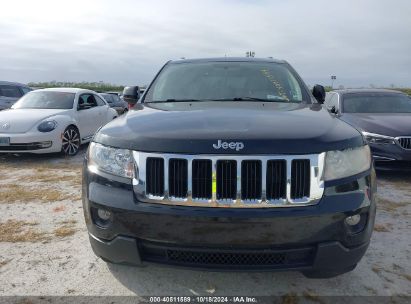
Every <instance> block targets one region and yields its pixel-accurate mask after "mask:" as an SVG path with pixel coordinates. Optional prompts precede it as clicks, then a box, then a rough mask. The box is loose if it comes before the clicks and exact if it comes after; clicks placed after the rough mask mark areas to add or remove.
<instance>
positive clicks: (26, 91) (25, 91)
mask: <svg viewBox="0 0 411 304" xmlns="http://www.w3.org/2000/svg"><path fill="white" fill-rule="evenodd" d="M20 89H21V90H22V91H23V94H27V93H28V92H31V91H32V89H30V88H26V87H20Z"/></svg>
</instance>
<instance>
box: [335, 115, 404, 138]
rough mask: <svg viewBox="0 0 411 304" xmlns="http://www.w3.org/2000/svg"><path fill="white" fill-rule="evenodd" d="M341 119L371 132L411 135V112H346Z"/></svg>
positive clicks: (389, 134) (394, 135)
mask: <svg viewBox="0 0 411 304" xmlns="http://www.w3.org/2000/svg"><path fill="white" fill-rule="evenodd" d="M341 119H342V120H344V121H346V122H348V123H349V124H351V125H353V126H355V127H356V128H358V129H359V130H363V131H366V132H369V133H377V134H382V135H387V136H392V137H397V136H411V113H381V114H380V113H361V114H359V113H355V114H351V113H350V114H348V113H345V114H343V115H342V116H341Z"/></svg>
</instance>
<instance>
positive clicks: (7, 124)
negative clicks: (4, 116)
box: [1, 122, 10, 130]
mask: <svg viewBox="0 0 411 304" xmlns="http://www.w3.org/2000/svg"><path fill="white" fill-rule="evenodd" d="M1 128H2V129H3V130H8V129H10V123H9V122H6V123H4V124H2V125H1Z"/></svg>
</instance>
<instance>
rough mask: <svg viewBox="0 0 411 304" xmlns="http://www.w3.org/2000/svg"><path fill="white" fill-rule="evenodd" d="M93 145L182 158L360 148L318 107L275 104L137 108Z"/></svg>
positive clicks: (357, 137)
mask: <svg viewBox="0 0 411 304" xmlns="http://www.w3.org/2000/svg"><path fill="white" fill-rule="evenodd" d="M218 140H222V141H223V142H228V143H230V142H241V143H242V144H243V146H244V148H243V149H226V150H224V149H215V148H214V147H213V144H217V141H218ZM94 141H96V142H99V143H102V144H105V145H109V146H114V147H119V148H126V149H132V150H137V151H145V152H169V153H185V154H220V153H221V154H308V153H320V152H324V151H329V150H342V149H345V148H349V147H356V146H360V145H363V144H364V142H363V139H362V136H361V134H360V133H359V132H358V131H357V130H356V129H354V128H352V127H351V126H349V125H348V124H346V123H345V122H343V121H341V120H339V119H338V118H334V117H333V116H331V115H330V114H329V113H328V112H327V111H326V110H325V109H323V108H322V107H321V105H318V104H308V105H307V104H287V103H274V102H272V103H262V102H192V103H188V102H184V103H157V104H154V103H150V104H137V105H136V108H135V110H133V111H130V112H129V113H128V114H127V115H125V116H123V117H120V118H118V119H116V120H114V121H113V122H111V123H109V124H108V125H106V126H105V127H103V128H102V129H101V130H100V131H99V132H98V133H97V134H96V136H95V138H94ZM232 146H234V145H232ZM236 147H241V145H237V146H236Z"/></svg>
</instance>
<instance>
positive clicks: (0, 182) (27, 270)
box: [0, 149, 411, 303]
mask: <svg viewBox="0 0 411 304" xmlns="http://www.w3.org/2000/svg"><path fill="white" fill-rule="evenodd" d="M84 153H85V149H83V150H82V151H81V153H80V154H79V155H77V156H76V157H74V158H64V157H62V156H60V155H47V156H12V155H10V156H6V155H0V212H1V218H0V295H3V296H4V295H9V296H12V295H20V296H22V295H23V296H26V295H45V296H53V295H58V296H62V295H140V296H150V295H178V296H181V295H212V296H216V295H248V296H257V295H259V296H262V295H290V296H291V297H292V296H293V295H301V296H303V297H306V298H308V299H310V300H312V301H314V302H320V301H319V300H318V301H316V299H318V298H317V297H318V296H319V295H386V296H387V295H388V296H391V295H407V296H410V295H411V220H410V219H411V216H410V214H411V174H408V175H407V174H384V175H382V174H379V181H378V186H379V189H378V191H379V202H378V211H377V220H376V226H375V231H374V234H373V237H372V241H371V245H370V248H369V249H368V251H367V253H366V256H365V257H364V258H363V259H362V261H361V262H360V264H359V265H358V267H357V268H356V269H355V270H354V271H353V272H351V273H348V274H345V275H342V276H340V277H337V278H333V279H327V280H309V279H306V278H304V277H303V276H302V275H301V274H299V273H293V272H290V273H215V272H202V271H191V270H181V269H172V268H164V267H157V266H149V267H145V268H134V267H127V266H119V265H107V264H106V263H104V262H103V261H101V260H100V259H98V258H97V257H96V256H94V254H93V252H92V250H91V248H90V245H89V242H88V237H87V231H86V227H85V224H84V219H83V212H82V205H81V199H80V196H81V193H80V188H81V175H80V173H81V163H82V158H83V156H84ZM290 303H291V302H290Z"/></svg>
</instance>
